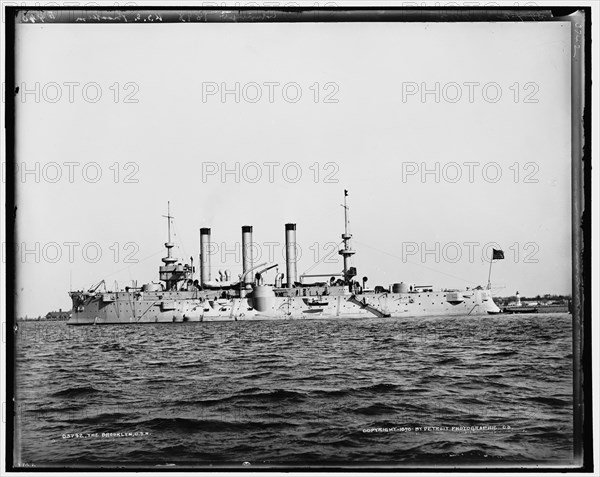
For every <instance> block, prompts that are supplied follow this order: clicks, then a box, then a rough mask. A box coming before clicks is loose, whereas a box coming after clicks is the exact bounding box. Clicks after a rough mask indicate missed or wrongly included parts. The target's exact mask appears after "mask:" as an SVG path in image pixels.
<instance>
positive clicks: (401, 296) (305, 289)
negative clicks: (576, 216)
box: [67, 190, 501, 325]
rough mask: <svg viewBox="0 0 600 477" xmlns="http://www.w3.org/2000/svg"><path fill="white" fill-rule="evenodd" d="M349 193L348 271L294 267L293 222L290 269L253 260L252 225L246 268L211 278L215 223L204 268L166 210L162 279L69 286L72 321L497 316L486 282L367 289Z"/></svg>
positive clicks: (288, 237) (207, 235)
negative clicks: (184, 256)
mask: <svg viewBox="0 0 600 477" xmlns="http://www.w3.org/2000/svg"><path fill="white" fill-rule="evenodd" d="M347 198H348V191H346V190H345V191H344V204H343V208H344V233H343V234H342V241H341V242H340V246H341V248H340V249H339V250H338V253H339V254H340V255H341V256H342V259H343V270H340V271H337V272H336V273H329V274H302V275H300V276H298V273H297V244H296V224H292V223H288V224H285V262H286V263H285V270H286V273H285V274H284V273H279V270H278V268H277V267H278V265H277V264H271V263H260V264H255V263H254V262H253V257H252V254H251V250H252V243H253V242H252V226H249V225H244V226H243V227H242V247H241V252H242V260H241V262H242V270H241V274H239V275H238V277H237V279H232V275H231V272H230V271H229V270H227V271H225V273H223V272H221V271H220V272H219V273H218V277H217V276H216V275H215V277H214V278H213V276H212V268H211V253H210V252H211V229H210V228H201V229H200V270H199V277H198V278H195V276H196V270H195V267H194V265H193V259H190V262H191V263H189V264H188V263H181V262H180V261H179V260H178V259H177V258H176V257H173V250H172V249H173V247H174V246H175V244H174V243H173V242H172V241H171V220H172V219H173V217H172V216H171V214H170V208H168V212H167V215H166V218H167V224H168V225H167V229H168V231H167V233H168V240H167V242H166V243H165V244H164V245H165V248H166V257H164V258H163V259H162V262H163V264H162V265H161V266H160V267H159V281H158V282H150V283H146V284H144V285H142V286H141V287H138V286H131V287H125V288H124V289H122V290H114V291H110V290H107V289H106V284H105V282H104V280H102V281H101V282H100V283H98V284H97V285H95V286H93V287H92V288H90V289H89V290H85V291H82V290H79V291H71V292H69V295H70V297H71V300H72V302H73V309H72V312H71V318H70V319H69V320H68V322H67V324H69V325H101V324H136V323H139V324H141V323H183V322H204V321H249V320H303V319H346V318H368V317H377V318H390V319H393V318H398V317H424V316H449V315H471V316H472V315H486V314H497V313H500V312H501V310H500V309H499V308H498V306H497V305H496V304H495V303H494V300H493V297H492V292H491V289H490V286H489V283H488V287H487V288H483V287H482V286H477V287H473V288H471V287H467V288H465V289H442V290H434V289H433V287H431V286H419V285H415V284H412V283H410V282H404V281H399V282H396V283H392V284H390V285H388V286H375V287H374V288H373V289H368V288H367V287H366V281H367V279H366V277H365V278H363V279H362V280H361V281H359V280H358V279H357V270H356V267H354V266H351V260H352V257H353V256H354V254H355V253H356V251H355V250H353V248H352V240H351V239H352V234H350V233H349V227H348V211H349V207H348V204H347Z"/></svg>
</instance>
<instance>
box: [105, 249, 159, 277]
mask: <svg viewBox="0 0 600 477" xmlns="http://www.w3.org/2000/svg"><path fill="white" fill-rule="evenodd" d="M163 252H164V250H162V249H161V250H159V251H158V252H156V253H153V254H152V255H148V256H147V257H144V258H142V259H141V260H138V261H137V262H136V263H132V264H131V265H128V266H126V267H123V268H120V269H119V270H117V271H116V272H113V273H109V274H108V275H106V276H105V277H104V278H102V280H106V279H107V278H108V277H112V276H113V275H116V274H117V273H120V272H122V271H124V270H129V269H130V268H131V267H134V266H136V265H139V264H140V263H142V262H144V261H146V260H148V259H149V258H152V257H156V256H157V255H158V254H159V253H163ZM130 277H131V274H130Z"/></svg>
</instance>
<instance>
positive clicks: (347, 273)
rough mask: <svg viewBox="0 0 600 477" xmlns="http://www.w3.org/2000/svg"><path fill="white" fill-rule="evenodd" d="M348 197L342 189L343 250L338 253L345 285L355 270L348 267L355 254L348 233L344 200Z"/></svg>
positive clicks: (346, 192) (354, 273)
mask: <svg viewBox="0 0 600 477" xmlns="http://www.w3.org/2000/svg"><path fill="white" fill-rule="evenodd" d="M347 197H348V191H347V190H346V189H344V205H343V206H342V207H344V233H343V234H342V240H343V241H344V248H342V249H341V250H340V251H339V254H340V255H341V256H342V257H344V281H345V283H346V284H349V283H350V280H351V279H352V277H354V276H355V275H356V269H355V268H354V267H350V266H349V265H350V257H352V255H354V254H355V253H356V252H355V251H354V250H352V245H351V243H350V239H351V238H352V234H350V233H349V232H348V204H347V201H346V198H347Z"/></svg>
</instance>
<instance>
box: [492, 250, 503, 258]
mask: <svg viewBox="0 0 600 477" xmlns="http://www.w3.org/2000/svg"><path fill="white" fill-rule="evenodd" d="M492 260H504V252H503V251H502V250H496V249H495V248H493V249H492Z"/></svg>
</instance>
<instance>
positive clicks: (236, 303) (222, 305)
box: [67, 290, 500, 325]
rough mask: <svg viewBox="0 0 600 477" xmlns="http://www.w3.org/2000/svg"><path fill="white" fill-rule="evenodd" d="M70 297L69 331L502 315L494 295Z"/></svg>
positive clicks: (119, 294)
mask: <svg viewBox="0 0 600 477" xmlns="http://www.w3.org/2000/svg"><path fill="white" fill-rule="evenodd" d="M71 296H72V299H73V311H72V316H71V319H69V321H68V322H67V323H68V324H69V325H101V324H143V323H185V322H204V321H264V320H315V319H352V318H369V317H372V318H374V317H386V318H400V317H426V316H456V315H470V316H475V315H487V314H493V313H497V312H499V311H500V309H499V308H498V307H497V306H496V304H495V303H494V301H493V299H492V296H491V293H490V292H489V290H464V291H461V292H458V293H456V292H453V293H448V292H444V291H438V292H433V291H429V292H420V293H364V294H351V293H348V294H343V295H336V296H334V295H331V296H327V297H320V299H319V300H318V301H316V300H314V301H311V300H308V299H307V298H306V297H303V296H274V297H271V298H270V299H267V300H263V301H261V302H257V301H256V300H254V299H253V298H252V297H242V298H240V297H235V298H218V297H217V294H213V296H206V295H205V296H202V294H201V292H200V293H199V292H149V293H132V292H125V291H124V292H116V293H97V294H94V295H85V294H81V293H76V292H74V293H72V294H71ZM457 297H458V298H457ZM450 299H451V301H449V300H450Z"/></svg>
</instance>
